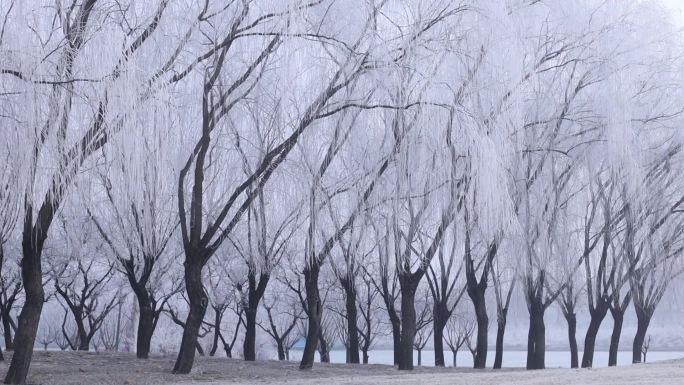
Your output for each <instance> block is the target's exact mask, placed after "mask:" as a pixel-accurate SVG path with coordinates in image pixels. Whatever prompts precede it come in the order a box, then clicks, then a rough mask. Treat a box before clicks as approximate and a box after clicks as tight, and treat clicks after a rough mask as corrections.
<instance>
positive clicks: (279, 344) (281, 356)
mask: <svg viewBox="0 0 684 385" xmlns="http://www.w3.org/2000/svg"><path fill="white" fill-rule="evenodd" d="M276 345H277V346H276V347H277V349H278V360H279V361H284V360H285V358H286V355H285V346H283V342H282V341H278V342H277V343H276Z"/></svg>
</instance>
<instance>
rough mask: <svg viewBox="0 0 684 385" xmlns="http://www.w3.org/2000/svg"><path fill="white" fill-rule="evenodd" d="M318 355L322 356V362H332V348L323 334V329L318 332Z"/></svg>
mask: <svg viewBox="0 0 684 385" xmlns="http://www.w3.org/2000/svg"><path fill="white" fill-rule="evenodd" d="M318 355H319V356H320V358H321V362H326V363H330V349H329V346H328V341H326V340H325V336H324V335H323V330H320V331H319V332H318Z"/></svg>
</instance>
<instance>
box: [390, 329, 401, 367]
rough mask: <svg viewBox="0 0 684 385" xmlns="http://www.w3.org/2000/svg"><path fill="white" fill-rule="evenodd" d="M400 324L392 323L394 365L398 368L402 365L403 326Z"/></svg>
mask: <svg viewBox="0 0 684 385" xmlns="http://www.w3.org/2000/svg"><path fill="white" fill-rule="evenodd" d="M397 320H399V317H397ZM399 322H400V321H397V322H395V321H392V347H393V349H394V365H397V366H398V365H400V364H401V325H400V323H399Z"/></svg>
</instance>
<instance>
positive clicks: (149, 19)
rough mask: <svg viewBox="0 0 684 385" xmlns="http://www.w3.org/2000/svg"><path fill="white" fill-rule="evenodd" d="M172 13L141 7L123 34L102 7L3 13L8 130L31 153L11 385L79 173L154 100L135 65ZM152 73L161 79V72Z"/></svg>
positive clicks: (34, 6)
mask: <svg viewBox="0 0 684 385" xmlns="http://www.w3.org/2000/svg"><path fill="white" fill-rule="evenodd" d="M5 4H6V3H5ZM167 4H168V1H165V0H161V1H159V2H157V3H156V4H151V5H152V6H150V4H148V5H147V6H145V7H142V14H143V15H145V16H144V17H140V18H138V19H137V20H139V24H137V25H135V26H127V27H124V25H125V23H117V21H116V20H117V17H114V18H110V17H109V16H108V15H109V13H108V12H105V11H104V9H102V8H99V5H100V4H99V2H98V1H97V0H86V1H83V2H80V3H73V5H72V6H63V5H62V4H61V3H58V4H57V5H56V6H49V7H45V6H42V5H41V4H38V3H25V2H21V3H18V4H17V3H11V4H10V6H9V9H8V10H7V12H6V17H5V20H7V24H6V25H5V27H7V28H3V35H4V36H3V37H4V39H3V41H2V46H1V47H0V49H2V50H3V56H4V57H5V58H6V59H5V60H4V61H3V63H2V67H1V68H0V76H2V77H3V78H4V79H3V80H4V81H3V88H4V90H3V91H10V92H12V93H13V95H15V97H14V100H13V102H15V103H21V104H23V106H24V108H23V109H22V110H17V111H16V114H15V115H14V116H13V117H14V118H19V119H10V121H9V123H8V124H9V125H10V127H12V129H14V130H17V132H21V133H22V135H21V139H22V143H23V146H24V148H25V149H28V151H26V154H25V155H24V157H23V159H22V161H23V163H22V164H23V167H22V172H21V174H22V175H23V176H24V177H25V190H24V193H23V194H24V201H25V204H24V213H23V216H22V229H23V230H22V232H23V236H22V253H23V258H22V264H21V268H22V279H23V285H24V291H25V298H26V299H25V303H24V306H23V308H22V311H21V313H20V315H19V327H18V329H17V334H16V346H17V350H16V353H15V354H14V356H13V358H12V364H11V365H10V368H9V370H8V372H7V376H6V377H5V382H6V383H23V382H25V380H26V376H27V374H28V369H29V366H30V363H31V357H32V352H33V345H34V343H35V338H36V333H37V330H38V321H39V319H40V314H41V311H42V307H43V302H44V299H45V295H44V290H43V282H42V254H43V248H44V246H45V242H46V240H47V237H48V231H49V229H50V226H51V225H52V222H53V220H54V218H55V215H56V213H57V211H58V210H59V208H60V206H61V205H62V202H63V200H64V198H65V196H66V195H67V193H68V190H69V188H70V187H71V185H72V184H73V181H74V178H75V177H76V175H77V174H78V173H79V171H80V170H81V167H82V166H83V164H84V163H85V162H86V161H87V160H88V158H89V157H90V156H91V155H92V154H94V153H95V152H97V151H99V150H100V149H101V148H102V147H103V146H104V145H105V144H106V143H107V141H108V140H109V138H111V137H112V136H113V135H115V134H116V133H117V132H118V131H120V130H121V129H122V126H121V124H120V117H121V115H122V114H124V113H125V112H130V111H132V110H134V109H135V108H137V107H138V106H139V105H140V102H142V101H143V100H144V99H146V98H149V97H150V96H151V95H153V93H152V92H141V90H142V89H143V88H147V89H148V91H149V86H150V84H149V83H146V82H145V81H141V78H145V77H148V76H152V75H148V74H146V73H145V71H140V70H139V67H136V68H137V69H138V71H134V70H132V68H133V66H132V62H135V61H137V60H139V59H142V57H145V54H149V53H150V50H148V49H147V48H146V47H147V46H148V44H145V43H146V42H147V41H149V40H150V37H151V36H154V35H155V31H156V30H157V27H158V25H159V24H160V21H161V19H162V16H163V13H164V11H165V9H166V7H167ZM13 5H14V6H13ZM51 5H52V4H51ZM119 9H120V10H121V11H119V13H120V15H118V16H123V17H124V18H125V17H126V15H125V13H126V12H128V11H127V9H129V8H128V7H120V8H119ZM3 13H4V12H3ZM114 13H117V12H116V11H115V12H114ZM127 28H132V29H130V30H128V29H127ZM114 40H116V41H118V43H113V41H114ZM122 46H123V47H124V49H123V52H119V49H120V48H118V47H122ZM115 47H117V48H115ZM157 49H159V48H157ZM160 56H161V57H163V56H164V55H159V52H156V53H155V54H154V55H152V58H154V59H156V60H159V59H158V58H159V57H160ZM147 58H148V59H149V58H150V56H147ZM173 58H174V56H172V59H171V60H170V62H171V63H172V62H173V60H174V59H173ZM46 59H49V60H46ZM87 63H97V65H94V64H93V65H87ZM129 70H130V71H129ZM151 70H152V71H151V72H152V73H155V72H157V71H156V66H154V67H153V68H151ZM161 72H163V71H161ZM76 94H78V95H79V96H80V97H79V98H76V97H74V96H75V95H76ZM76 115H78V118H77V117H76ZM3 119H4V118H3ZM19 130H20V131H19Z"/></svg>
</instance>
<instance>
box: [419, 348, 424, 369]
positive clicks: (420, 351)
mask: <svg viewBox="0 0 684 385" xmlns="http://www.w3.org/2000/svg"><path fill="white" fill-rule="evenodd" d="M422 354H423V349H418V366H421V364H422V363H423V359H422Z"/></svg>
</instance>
